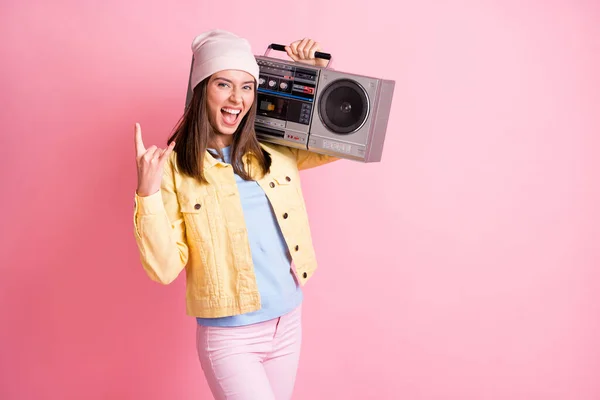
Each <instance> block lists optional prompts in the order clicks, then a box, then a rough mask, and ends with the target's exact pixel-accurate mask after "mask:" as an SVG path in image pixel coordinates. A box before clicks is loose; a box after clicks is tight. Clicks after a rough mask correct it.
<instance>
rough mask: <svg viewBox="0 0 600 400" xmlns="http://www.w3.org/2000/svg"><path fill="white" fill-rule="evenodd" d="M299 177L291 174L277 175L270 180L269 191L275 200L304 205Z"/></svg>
mask: <svg viewBox="0 0 600 400" xmlns="http://www.w3.org/2000/svg"><path fill="white" fill-rule="evenodd" d="M297 180H298V177H297V176H293V175H291V174H289V175H288V174H277V175H272V176H271V177H270V178H269V189H270V190H271V191H272V193H273V194H274V196H273V197H274V198H277V199H282V200H285V203H287V204H290V205H293V206H298V205H301V204H302V201H301V198H300V191H299V190H298V184H299V183H300V182H299V181H297Z"/></svg>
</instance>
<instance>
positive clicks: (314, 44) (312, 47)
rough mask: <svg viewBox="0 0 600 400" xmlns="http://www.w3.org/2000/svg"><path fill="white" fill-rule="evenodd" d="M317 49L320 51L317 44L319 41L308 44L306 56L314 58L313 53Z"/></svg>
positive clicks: (319, 46)
mask: <svg viewBox="0 0 600 400" xmlns="http://www.w3.org/2000/svg"><path fill="white" fill-rule="evenodd" d="M317 51H321V45H320V44H319V42H314V43H313V45H312V46H310V50H309V51H308V52H309V55H308V58H310V59H313V58H315V53H316V52H317Z"/></svg>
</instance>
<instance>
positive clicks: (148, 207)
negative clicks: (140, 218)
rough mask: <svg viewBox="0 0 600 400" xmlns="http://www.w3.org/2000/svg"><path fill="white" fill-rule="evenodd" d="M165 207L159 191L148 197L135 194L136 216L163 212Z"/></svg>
mask: <svg viewBox="0 0 600 400" xmlns="http://www.w3.org/2000/svg"><path fill="white" fill-rule="evenodd" d="M164 210H165V205H164V204H163V201H162V195H161V192H160V190H159V191H157V192H156V193H154V194H151V195H150V196H143V197H142V196H138V194H137V193H136V194H135V211H136V213H137V214H138V215H153V214H160V213H162V212H164Z"/></svg>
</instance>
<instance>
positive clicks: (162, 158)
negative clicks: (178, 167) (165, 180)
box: [159, 141, 175, 163]
mask: <svg viewBox="0 0 600 400" xmlns="http://www.w3.org/2000/svg"><path fill="white" fill-rule="evenodd" d="M174 148H175V141H172V142H171V143H169V147H167V148H166V149H164V150H163V152H162V154H161V155H160V157H159V159H160V162H161V163H164V162H165V160H166V159H167V158H169V155H170V154H171V153H172V152H173V149H174Z"/></svg>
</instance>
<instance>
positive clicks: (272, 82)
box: [269, 81, 277, 87]
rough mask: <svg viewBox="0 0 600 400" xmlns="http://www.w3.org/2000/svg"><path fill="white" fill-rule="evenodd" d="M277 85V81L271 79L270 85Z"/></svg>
mask: <svg viewBox="0 0 600 400" xmlns="http://www.w3.org/2000/svg"><path fill="white" fill-rule="evenodd" d="M275 85H277V82H275V81H269V86H270V87H275Z"/></svg>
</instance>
